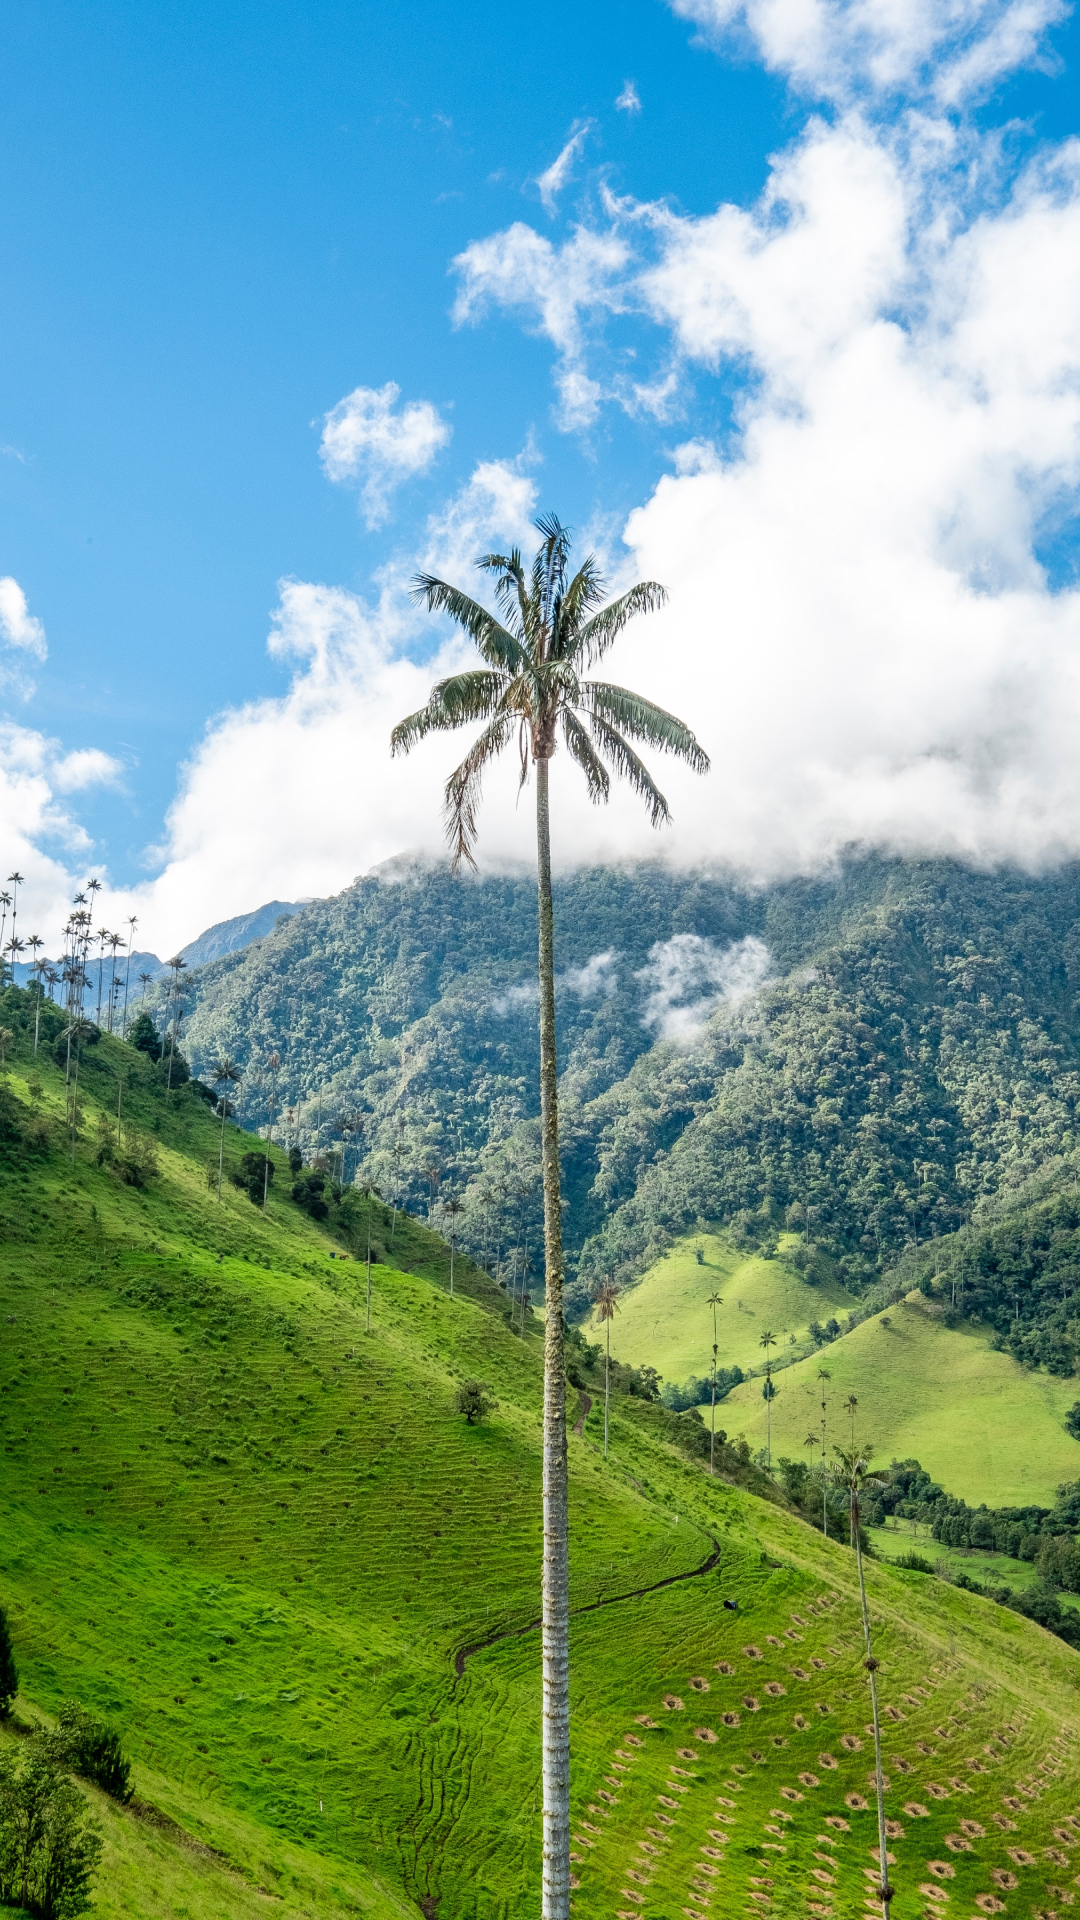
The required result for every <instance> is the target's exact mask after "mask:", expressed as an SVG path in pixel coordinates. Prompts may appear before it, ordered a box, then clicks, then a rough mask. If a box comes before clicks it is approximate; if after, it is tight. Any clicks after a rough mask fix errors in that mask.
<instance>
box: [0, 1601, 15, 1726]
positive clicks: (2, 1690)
mask: <svg viewBox="0 0 1080 1920" xmlns="http://www.w3.org/2000/svg"><path fill="white" fill-rule="evenodd" d="M18 1691H19V1671H18V1668H17V1667H16V1665H15V1651H14V1648H13V1647H12V1644H11V1628H10V1627H9V1626H8V1617H7V1614H6V1613H5V1612H4V1609H3V1607H0V1720H6V1719H7V1717H8V1715H9V1714H10V1712H11V1707H12V1702H13V1701H14V1699H15V1695H16V1694H17V1693H18Z"/></svg>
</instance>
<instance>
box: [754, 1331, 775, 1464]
mask: <svg viewBox="0 0 1080 1920" xmlns="http://www.w3.org/2000/svg"><path fill="white" fill-rule="evenodd" d="M775 1345H776V1335H775V1334H774V1333H770V1332H769V1329H768V1327H766V1329H765V1331H764V1333H763V1334H762V1336H761V1339H760V1340H759V1341H758V1346H759V1347H764V1349H765V1385H764V1386H763V1387H762V1389H761V1395H762V1399H763V1400H764V1402H765V1452H766V1455H767V1458H768V1462H769V1471H770V1473H771V1472H772V1403H773V1401H774V1400H775V1399H776V1392H777V1390H776V1388H775V1387H774V1386H773V1379H772V1361H771V1360H770V1358H769V1348H770V1347H775Z"/></svg>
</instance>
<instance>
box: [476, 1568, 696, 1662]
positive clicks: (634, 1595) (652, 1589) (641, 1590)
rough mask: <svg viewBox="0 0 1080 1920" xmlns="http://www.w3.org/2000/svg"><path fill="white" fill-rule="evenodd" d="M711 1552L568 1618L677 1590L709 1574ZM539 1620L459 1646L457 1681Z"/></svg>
mask: <svg viewBox="0 0 1080 1920" xmlns="http://www.w3.org/2000/svg"><path fill="white" fill-rule="evenodd" d="M707 1538H708V1539H710V1540H712V1547H713V1550H712V1552H711V1553H710V1555H709V1557H708V1559H707V1560H703V1561H702V1563H701V1565H700V1567H689V1568H688V1569H687V1571H686V1572H685V1573H669V1574H668V1576H667V1579H666V1580H654V1581H653V1582H652V1584H651V1585H650V1586H647V1587H631V1588H629V1590H628V1591H627V1592H626V1593H610V1594H605V1595H604V1598H603V1599H602V1600H590V1601H589V1604H588V1606H585V1607H571V1609H570V1618H571V1620H576V1619H578V1618H579V1616H580V1615H581V1614H583V1613H597V1612H598V1611H599V1609H600V1608H601V1607H617V1606H618V1605H619V1604H620V1602H621V1601H623V1600H640V1599H642V1598H643V1596H644V1595H645V1594H647V1593H659V1592H660V1589H661V1588H662V1587H677V1586H678V1585H679V1582H680V1581H681V1580H700V1579H701V1576H702V1574H705V1573H711V1572H712V1570H713V1568H714V1567H715V1565H716V1563H717V1561H718V1560H719V1558H720V1542H719V1541H718V1540H713V1537H712V1534H709V1535H708V1536H707ZM542 1624H543V1623H542V1621H540V1620H530V1621H529V1624H528V1626H527V1627H507V1628H506V1629H505V1631H504V1632H502V1633H489V1634H487V1635H486V1636H485V1638H484V1639H483V1640H475V1641H474V1642H473V1644H472V1645H471V1646H469V1647H459V1648H458V1650H457V1652H456V1653H455V1655H454V1672H455V1673H456V1674H457V1675H458V1678H459V1679H460V1677H461V1675H462V1674H463V1673H464V1671H465V1663H466V1661H467V1660H471V1659H472V1657H473V1654H474V1653H481V1652H482V1651H483V1649H484V1648H485V1647H494V1646H497V1645H498V1643H499V1641H500V1640H520V1638H521V1636H522V1635H523V1634H526V1633H538V1632H539V1631H540V1627H541V1625H542Z"/></svg>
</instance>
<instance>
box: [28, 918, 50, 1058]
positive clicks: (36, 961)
mask: <svg viewBox="0 0 1080 1920" xmlns="http://www.w3.org/2000/svg"><path fill="white" fill-rule="evenodd" d="M26 944H27V946H28V947H29V949H30V951H31V953H32V954H33V956H34V958H33V960H32V961H31V963H30V964H31V967H32V969H33V971H34V973H36V974H37V983H38V990H37V1005H36V1006H35V1008H34V1052H35V1053H36V1052H37V1050H38V1027H39V1025H40V1021H41V1002H42V998H43V995H44V992H45V989H44V987H43V985H42V975H43V974H44V971H45V967H46V964H47V963H46V962H45V961H44V960H42V959H41V958H40V954H41V949H42V947H43V946H44V945H45V942H44V940H43V939H42V937H41V935H40V933H28V934H27V936H26Z"/></svg>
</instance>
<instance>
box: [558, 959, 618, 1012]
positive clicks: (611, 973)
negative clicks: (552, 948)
mask: <svg viewBox="0 0 1080 1920" xmlns="http://www.w3.org/2000/svg"><path fill="white" fill-rule="evenodd" d="M618 964H619V956H618V954H617V953H616V952H615V951H614V948H612V947H609V948H608V949H607V951H606V952H604V953H594V954H593V955H592V956H591V958H590V959H588V960H586V961H585V963H584V965H583V966H580V967H568V968H567V969H566V972H565V973H561V974H560V975H559V977H558V980H557V981H556V985H557V986H558V987H560V988H562V989H563V990H564V991H565V992H567V993H572V994H573V995H574V996H575V998H576V999H578V1000H608V999H610V997H611V995H612V994H613V993H614V991H615V989H616V987H617V986H618V984H619V982H618V975H617V972H616V968H617V967H618Z"/></svg>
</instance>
